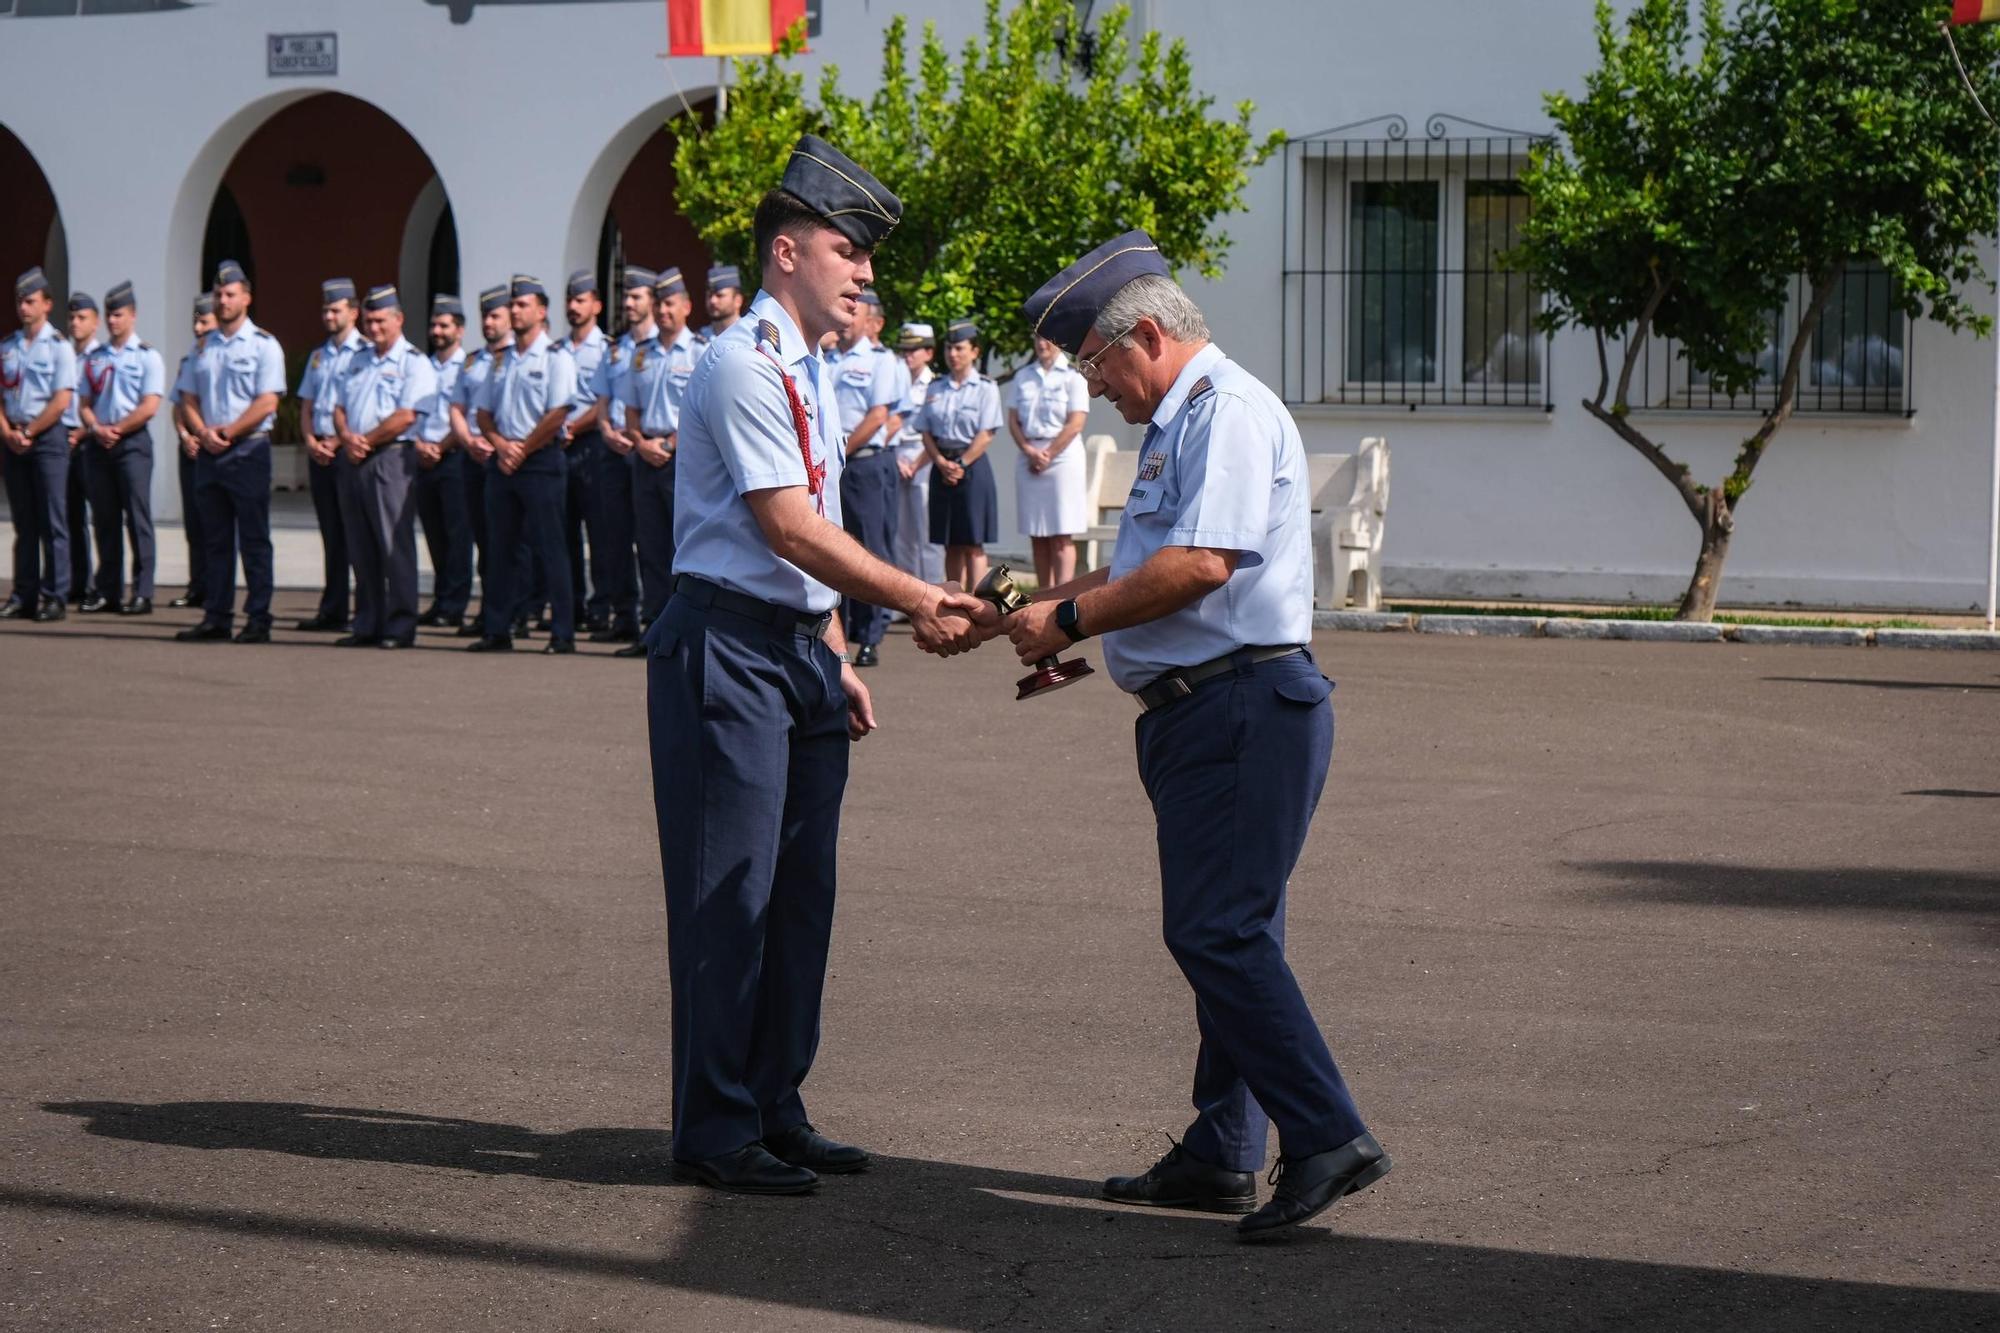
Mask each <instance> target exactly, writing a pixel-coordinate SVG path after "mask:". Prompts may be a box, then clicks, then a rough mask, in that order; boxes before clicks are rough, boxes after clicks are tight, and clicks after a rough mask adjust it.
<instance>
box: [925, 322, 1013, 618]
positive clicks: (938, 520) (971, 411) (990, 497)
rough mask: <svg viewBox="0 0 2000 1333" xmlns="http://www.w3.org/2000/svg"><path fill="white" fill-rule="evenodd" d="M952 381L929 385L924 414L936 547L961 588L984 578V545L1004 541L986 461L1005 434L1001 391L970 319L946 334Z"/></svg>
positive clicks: (941, 379) (947, 571) (946, 356)
mask: <svg viewBox="0 0 2000 1333" xmlns="http://www.w3.org/2000/svg"><path fill="white" fill-rule="evenodd" d="M944 362H945V367H946V369H947V370H948V371H949V372H950V373H949V374H946V375H943V376H940V377H939V378H937V379H935V380H932V381H931V389H930V394H929V395H928V396H927V397H926V398H925V399H924V408H923V411H922V412H920V413H918V414H917V415H918V421H917V428H918V429H919V430H921V431H922V432H923V433H924V452H925V453H926V454H928V455H930V460H931V540H932V541H933V542H935V543H937V544H938V545H940V546H942V547H944V576H945V578H947V579H950V580H954V581H956V582H957V583H958V585H959V586H960V587H962V588H972V587H977V586H978V583H979V580H980V579H982V578H984V577H985V576H986V543H987V542H990V541H993V540H995V539H996V538H998V537H999V535H1000V492H999V490H998V488H997V487H996V486H995V485H994V482H993V465H992V464H991V463H990V462H988V461H987V459H986V449H987V446H988V445H990V444H992V443H993V433H994V432H995V431H997V430H999V429H1000V386H999V385H997V384H995V383H994V382H993V381H992V380H990V379H988V378H986V376H984V375H982V374H980V373H979V329H978V326H977V325H975V324H973V322H972V321H971V320H969V319H960V320H954V321H953V322H952V323H951V324H950V326H949V327H947V328H946V330H945V348H944Z"/></svg>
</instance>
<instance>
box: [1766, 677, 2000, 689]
mask: <svg viewBox="0 0 2000 1333" xmlns="http://www.w3.org/2000/svg"><path fill="white" fill-rule="evenodd" d="M1764 679H1765V680H1767V681H1773V682H1776V683H1777V684H1781V685H1853V686H1857V687H1859V688H1861V689H1864V690H1958V691H1964V690H2000V685H1992V684H1987V683H1985V682H1983V681H1981V682H1973V681H1958V680H1850V679H1844V678H1842V677H1839V676H1766V677H1764Z"/></svg>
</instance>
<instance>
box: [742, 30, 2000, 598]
mask: <svg viewBox="0 0 2000 1333" xmlns="http://www.w3.org/2000/svg"><path fill="white" fill-rule="evenodd" d="M728 114H729V58H728V57H727V56H717V57H716V58H715V121H716V123H717V124H718V125H719V124H721V123H722V118H723V117H724V116H726V115H728ZM1994 336H1995V337H2000V333H1996V334H1995V335H1994ZM1995 382H1996V383H2000V379H1996V381H1995ZM1994 420H1995V425H1994V430H1995V432H1996V434H1995V436H1994V439H1995V440H1996V442H2000V417H1996V418H1995V419H1994ZM1989 600H1990V599H1989ZM1988 628H1991V627H1990V626H1989V627H1988Z"/></svg>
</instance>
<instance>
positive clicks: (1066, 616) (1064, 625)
mask: <svg viewBox="0 0 2000 1333" xmlns="http://www.w3.org/2000/svg"><path fill="white" fill-rule="evenodd" d="M1076 617H1077V611H1076V599H1075V598H1071V599H1070V600H1069V601H1066V602H1064V603H1062V604H1061V605H1059V606H1058V607H1056V628H1057V629H1059V630H1061V631H1062V632H1063V633H1065V634H1067V635H1069V641H1070V642H1071V643H1082V642H1083V641H1084V640H1085V639H1087V638H1089V637H1090V636H1089V635H1088V634H1085V633H1084V632H1083V626H1081V625H1079V624H1078V623H1077V618H1076Z"/></svg>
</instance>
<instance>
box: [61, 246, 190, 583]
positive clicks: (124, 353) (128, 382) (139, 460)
mask: <svg viewBox="0 0 2000 1333" xmlns="http://www.w3.org/2000/svg"><path fill="white" fill-rule="evenodd" d="M104 321H105V323H106V325H108V326H109V330H110V333H111V341H109V342H107V343H102V344H100V345H99V346H98V348H97V350H96V351H95V352H93V353H91V355H90V358H89V359H88V360H87V361H86V362H85V363H84V365H83V369H82V371H81V372H80V378H81V381H82V382H81V384H80V385H79V386H78V387H79V389H80V390H81V397H82V399H83V408H82V411H81V412H80V414H79V415H80V416H81V418H82V421H83V443H82V445H81V446H80V447H79V449H78V453H79V455H80V458H79V459H73V460H72V466H74V465H75V463H76V462H78V461H82V462H84V463H85V466H86V467H87V468H88V470H89V473H90V508H91V513H92V516H93V519H94V525H93V535H94V536H95V537H96V539H97V568H98V578H99V589H100V591H102V592H103V593H104V595H105V596H106V597H108V598H110V599H111V601H112V602H113V603H115V604H116V607H117V610H118V613H119V614H120V615H127V616H146V615H151V614H152V613H153V570H154V563H155V552H154V543H153V431H152V421H153V417H154V416H155V415H156V414H157V413H158V412H159V410H160V404H161V403H162V402H164V401H165V399H166V393H167V364H166V362H165V360H163V359H162V358H161V356H160V354H159V352H158V351H156V350H155V349H154V348H152V347H151V346H149V345H147V344H146V343H145V342H144V341H143V340H141V339H140V337H139V331H138V322H139V303H138V298H137V296H136V295H134V293H133V291H132V284H131V283H129V282H121V283H119V284H118V285H117V286H116V287H113V288H112V289H111V290H110V291H108V292H106V293H105V294H104ZM127 534H129V535H130V536H131V539H132V596H131V598H130V599H129V600H122V601H121V600H120V598H121V597H123V594H124V586H125V538H126V536H127Z"/></svg>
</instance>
